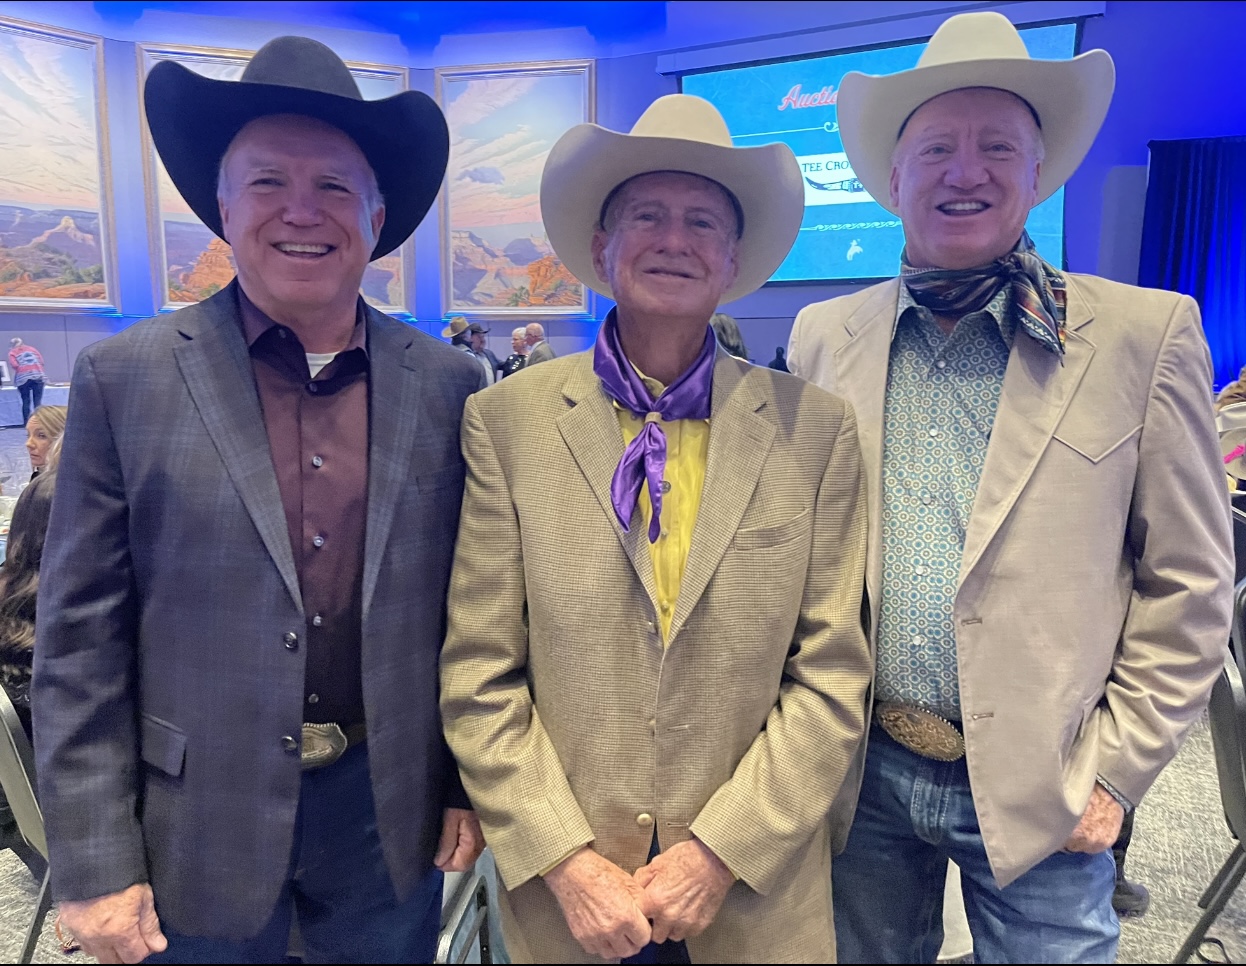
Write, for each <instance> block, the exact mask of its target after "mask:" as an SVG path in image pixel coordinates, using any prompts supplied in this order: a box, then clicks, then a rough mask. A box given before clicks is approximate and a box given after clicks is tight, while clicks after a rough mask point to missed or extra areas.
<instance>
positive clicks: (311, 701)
mask: <svg viewBox="0 0 1246 966" xmlns="http://www.w3.org/2000/svg"><path fill="white" fill-rule="evenodd" d="M319 701H320V695H318V694H309V695H308V696H307V703H308V704H316V703H318V702H319Z"/></svg>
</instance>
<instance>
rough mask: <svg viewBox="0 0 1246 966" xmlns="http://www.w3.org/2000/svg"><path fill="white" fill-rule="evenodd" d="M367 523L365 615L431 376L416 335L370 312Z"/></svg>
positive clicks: (408, 464)
mask: <svg viewBox="0 0 1246 966" xmlns="http://www.w3.org/2000/svg"><path fill="white" fill-rule="evenodd" d="M366 313H367V326H368V359H369V366H370V372H369V393H370V398H369V406H368V410H369V430H368V523H367V533H366V536H365V538H364V553H363V614H364V617H365V618H366V617H367V614H368V610H369V607H370V606H371V604H372V595H373V593H374V592H375V591H376V582H377V578H378V577H379V575H380V572H381V562H382V560H383V559H384V556H385V546H386V544H387V543H388V542H389V532H390V529H391V528H392V526H393V523H394V511H395V509H396V507H397V505H398V499H399V497H400V495H401V490H402V488H403V486H405V485H406V483H407V480H408V477H409V476H410V468H411V447H412V446H413V445H414V442H415V436H416V432H417V430H418V429H419V428H420V425H419V424H420V415H421V407H420V396H421V395H422V393H423V387H424V385H425V383H426V382H427V381H428V380H429V379H436V378H437V374H436V373H435V372H432V371H429V369H428V367H427V363H426V361H425V360H424V359H423V358H422V357H421V356H420V354H419V353H416V352H411V351H409V350H410V347H411V344H412V342H414V341H415V335H414V330H412V329H409V328H408V327H407V326H406V325H404V324H403V323H401V322H397V321H395V320H393V319H390V318H389V317H388V316H385V315H382V314H381V313H380V312H377V311H376V310H375V309H373V308H371V307H368V308H367V309H366Z"/></svg>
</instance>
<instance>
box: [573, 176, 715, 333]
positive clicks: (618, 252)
mask: <svg viewBox="0 0 1246 966" xmlns="http://www.w3.org/2000/svg"><path fill="white" fill-rule="evenodd" d="M593 267H594V268H595V269H596V270H597V275H598V277H599V278H600V279H601V280H602V281H603V282H606V283H607V284H608V285H609V286H610V289H611V291H612V292H613V293H614V300H615V301H616V302H618V304H619V309H620V311H621V312H624V313H628V314H637V315H647V316H669V317H671V318H682V319H687V320H689V321H690V322H694V323H697V324H699V325H702V326H703V325H705V324H706V322H708V321H709V318H710V316H711V315H713V314H714V312H715V311H716V309H717V308H718V303H719V300H720V299H721V298H722V296H723V294H724V293H726V291H727V290H728V289H729V288H731V286H732V284H733V283H734V282H735V279H736V272H737V270H738V266H737V262H736V215H735V210H734V208H733V206H732V204H731V202H730V200H729V198H728V196H727V193H726V189H724V188H723V187H722V186H721V185H719V184H717V183H716V182H714V181H710V180H709V179H708V178H702V177H700V176H699V175H695V174H685V173H682V172H677V171H659V172H655V173H653V174H642V175H638V176H637V177H635V178H632V179H631V180H630V181H628V182H626V183H624V185H623V187H622V188H621V189H620V190H619V192H618V194H617V196H616V197H615V198H614V199H613V200H612V201H611V202H610V205H609V208H608V210H607V211H606V215H605V225H604V227H602V228H599V229H598V230H597V231H596V232H595V233H594V235H593Z"/></svg>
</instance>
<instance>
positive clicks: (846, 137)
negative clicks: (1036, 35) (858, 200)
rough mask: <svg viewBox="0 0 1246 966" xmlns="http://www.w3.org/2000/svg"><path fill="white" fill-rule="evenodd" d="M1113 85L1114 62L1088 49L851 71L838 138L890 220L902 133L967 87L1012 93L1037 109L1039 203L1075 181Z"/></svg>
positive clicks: (840, 102) (840, 105)
mask: <svg viewBox="0 0 1246 966" xmlns="http://www.w3.org/2000/svg"><path fill="white" fill-rule="evenodd" d="M1115 83H1116V70H1115V68H1114V67H1113V65H1112V58H1111V57H1110V56H1109V55H1108V54H1107V52H1106V51H1103V50H1091V51H1087V52H1086V53H1084V54H1081V55H1080V56H1078V57H1074V58H1073V59H1072V60H1026V59H1023V58H998V59H989V60H969V61H961V62H959V63H954V64H937V65H934V66H931V67H915V68H913V69H912V70H907V71H902V72H901V73H898V74H888V75H883V76H875V75H871V74H862V73H859V72H857V71H853V72H851V73H849V74H845V75H844V78H843V80H842V81H841V82H840V89H839V96H838V99H837V105H836V107H837V118H838V121H839V136H840V139H841V140H842V141H843V144H844V152H845V153H846V154H847V155H848V162H849V163H850V164H851V165H852V170H853V173H854V174H855V176H856V177H857V180H859V181H860V182H861V184H862V185H863V186H864V187H865V190H866V191H868V192H869V193H870V195H871V197H873V198H874V200H875V201H877V202H878V203H879V204H880V205H882V206H883V207H884V208H886V209H887V210H888V211H890V212H891V213H892V214H898V212H897V210H896V206H895V205H893V204H892V201H891V155H892V153H893V151H894V150H895V146H896V142H897V140H898V138H899V133H900V126H901V125H902V124H904V122H905V121H906V120H907V119H908V117H909V115H910V114H912V113H913V112H914V111H915V110H917V108H919V107H920V106H921V105H922V104H924V103H926V101H928V100H930V99H931V98H933V97H938V96H939V95H940V94H946V93H947V92H948V91H954V90H960V89H961V88H965V87H994V88H997V89H999V90H1004V91H1009V92H1011V93H1013V94H1016V95H1017V96H1018V97H1020V98H1022V99H1023V100H1025V101H1026V102H1027V103H1029V105H1030V106H1031V107H1033V108H1034V111H1035V113H1036V114H1038V116H1039V118H1040V120H1041V122H1042V133H1043V147H1044V149H1045V157H1044V158H1043V162H1042V167H1041V170H1040V171H1039V179H1038V201H1039V202H1041V201H1045V200H1046V199H1048V198H1050V197H1051V196H1052V195H1053V194H1055V193H1056V191H1057V190H1059V188H1060V186H1061V185H1063V184H1064V183H1065V182H1066V181H1068V180H1069V178H1071V177H1072V176H1073V172H1074V171H1076V170H1077V167H1078V165H1080V164H1081V163H1082V159H1083V158H1085V157H1086V153H1087V152H1088V151H1089V150H1090V146H1091V145H1092V144H1093V143H1094V140H1095V136H1096V135H1097V134H1098V133H1099V128H1100V127H1101V126H1102V125H1103V119H1104V118H1105V117H1107V113H1108V106H1109V105H1110V104H1111V101H1112V90H1113V87H1114V86H1115Z"/></svg>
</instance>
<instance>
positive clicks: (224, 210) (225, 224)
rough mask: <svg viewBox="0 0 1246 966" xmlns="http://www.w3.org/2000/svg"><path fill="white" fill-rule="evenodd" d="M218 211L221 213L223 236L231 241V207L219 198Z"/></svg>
mask: <svg viewBox="0 0 1246 966" xmlns="http://www.w3.org/2000/svg"><path fill="white" fill-rule="evenodd" d="M216 210H217V211H219V212H220V213H221V234H222V235H224V236H225V241H227V242H228V241H229V205H227V204H225V202H224V201H223V200H221V199H220V198H219V197H218V198H217V199H216Z"/></svg>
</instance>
